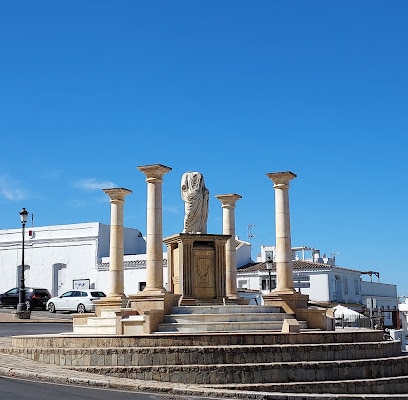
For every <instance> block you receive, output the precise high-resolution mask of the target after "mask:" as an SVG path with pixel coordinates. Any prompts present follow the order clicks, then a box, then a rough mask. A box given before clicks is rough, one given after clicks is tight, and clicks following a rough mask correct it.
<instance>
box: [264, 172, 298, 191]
mask: <svg viewBox="0 0 408 400" xmlns="http://www.w3.org/2000/svg"><path fill="white" fill-rule="evenodd" d="M266 176H267V177H268V178H270V179H271V180H272V181H273V183H274V187H275V188H277V187H280V188H284V187H285V186H286V188H288V187H289V182H290V181H291V180H292V179H294V178H296V177H297V175H296V174H294V173H293V172H291V171H284V172H268V173H267V174H266Z"/></svg>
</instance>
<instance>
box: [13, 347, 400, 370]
mask: <svg viewBox="0 0 408 400" xmlns="http://www.w3.org/2000/svg"><path fill="white" fill-rule="evenodd" d="M13 353H14V354H16V355H20V356H24V357H26V358H31V359H33V360H37V361H41V362H49V363H51V362H52V363H54V364H56V365H60V366H68V367H69V366H71V365H84V366H85V365H86V366H106V367H109V366H115V367H118V366H131V365H132V366H152V365H155V364H158V365H193V364H194V365H206V364H239V365H241V364H245V363H250V364H251V363H252V364H256V363H272V362H274V363H278V362H288V361H291V362H295V361H296V362H301V363H306V362H313V361H335V360H336V361H337V360H360V359H370V358H389V357H398V356H400V355H401V351H400V348H399V343H398V342H396V341H395V342H394V341H384V342H378V343H372V342H366V343H359V344H358V345H357V344H354V343H330V344H300V345H245V346H244V345H242V346H171V347H109V348H107V347H104V348H86V349H82V348H75V349H73V348H59V349H56V348H49V347H47V348H32V349H14V350H13Z"/></svg>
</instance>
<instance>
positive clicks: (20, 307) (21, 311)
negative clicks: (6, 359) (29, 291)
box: [17, 208, 29, 318]
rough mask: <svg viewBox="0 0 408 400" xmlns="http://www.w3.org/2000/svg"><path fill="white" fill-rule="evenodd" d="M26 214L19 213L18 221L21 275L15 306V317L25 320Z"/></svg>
mask: <svg viewBox="0 0 408 400" xmlns="http://www.w3.org/2000/svg"><path fill="white" fill-rule="evenodd" d="M27 218H28V212H27V210H26V209H25V208H23V209H22V210H21V211H20V220H21V225H22V227H23V229H22V250H21V275H20V287H19V291H18V304H17V315H19V317H20V318H27V314H28V315H29V312H27V311H28V310H27V305H26V303H25V277H24V231H25V225H26V223H27Z"/></svg>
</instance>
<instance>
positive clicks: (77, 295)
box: [46, 289, 106, 313]
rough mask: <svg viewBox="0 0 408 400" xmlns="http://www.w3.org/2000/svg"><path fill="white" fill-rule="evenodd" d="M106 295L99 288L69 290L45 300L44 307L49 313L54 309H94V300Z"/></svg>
mask: <svg viewBox="0 0 408 400" xmlns="http://www.w3.org/2000/svg"><path fill="white" fill-rule="evenodd" d="M101 297H106V294H105V293H104V292H102V291H100V290H95V289H89V290H69V291H68V292H65V293H63V294H61V295H60V296H56V297H52V298H51V299H49V300H48V301H47V305H46V308H47V310H48V311H49V312H50V313H55V312H56V311H72V312H77V313H84V312H93V311H95V304H94V303H93V301H94V300H99V299H100V298H101Z"/></svg>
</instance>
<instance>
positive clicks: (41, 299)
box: [0, 287, 51, 310]
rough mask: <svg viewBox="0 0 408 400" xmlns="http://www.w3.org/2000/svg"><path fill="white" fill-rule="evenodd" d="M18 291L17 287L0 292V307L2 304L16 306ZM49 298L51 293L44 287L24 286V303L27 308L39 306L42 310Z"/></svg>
mask: <svg viewBox="0 0 408 400" xmlns="http://www.w3.org/2000/svg"><path fill="white" fill-rule="evenodd" d="M19 291H20V289H19V288H18V287H16V288H13V289H10V290H7V292H4V293H2V294H0V307H4V306H13V307H14V308H17V304H18V302H19ZM50 298H51V294H50V292H49V291H48V289H44V288H33V287H26V288H25V304H26V306H27V310H30V309H34V308H41V309H42V310H45V309H46V305H47V301H48V300H49V299H50Z"/></svg>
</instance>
